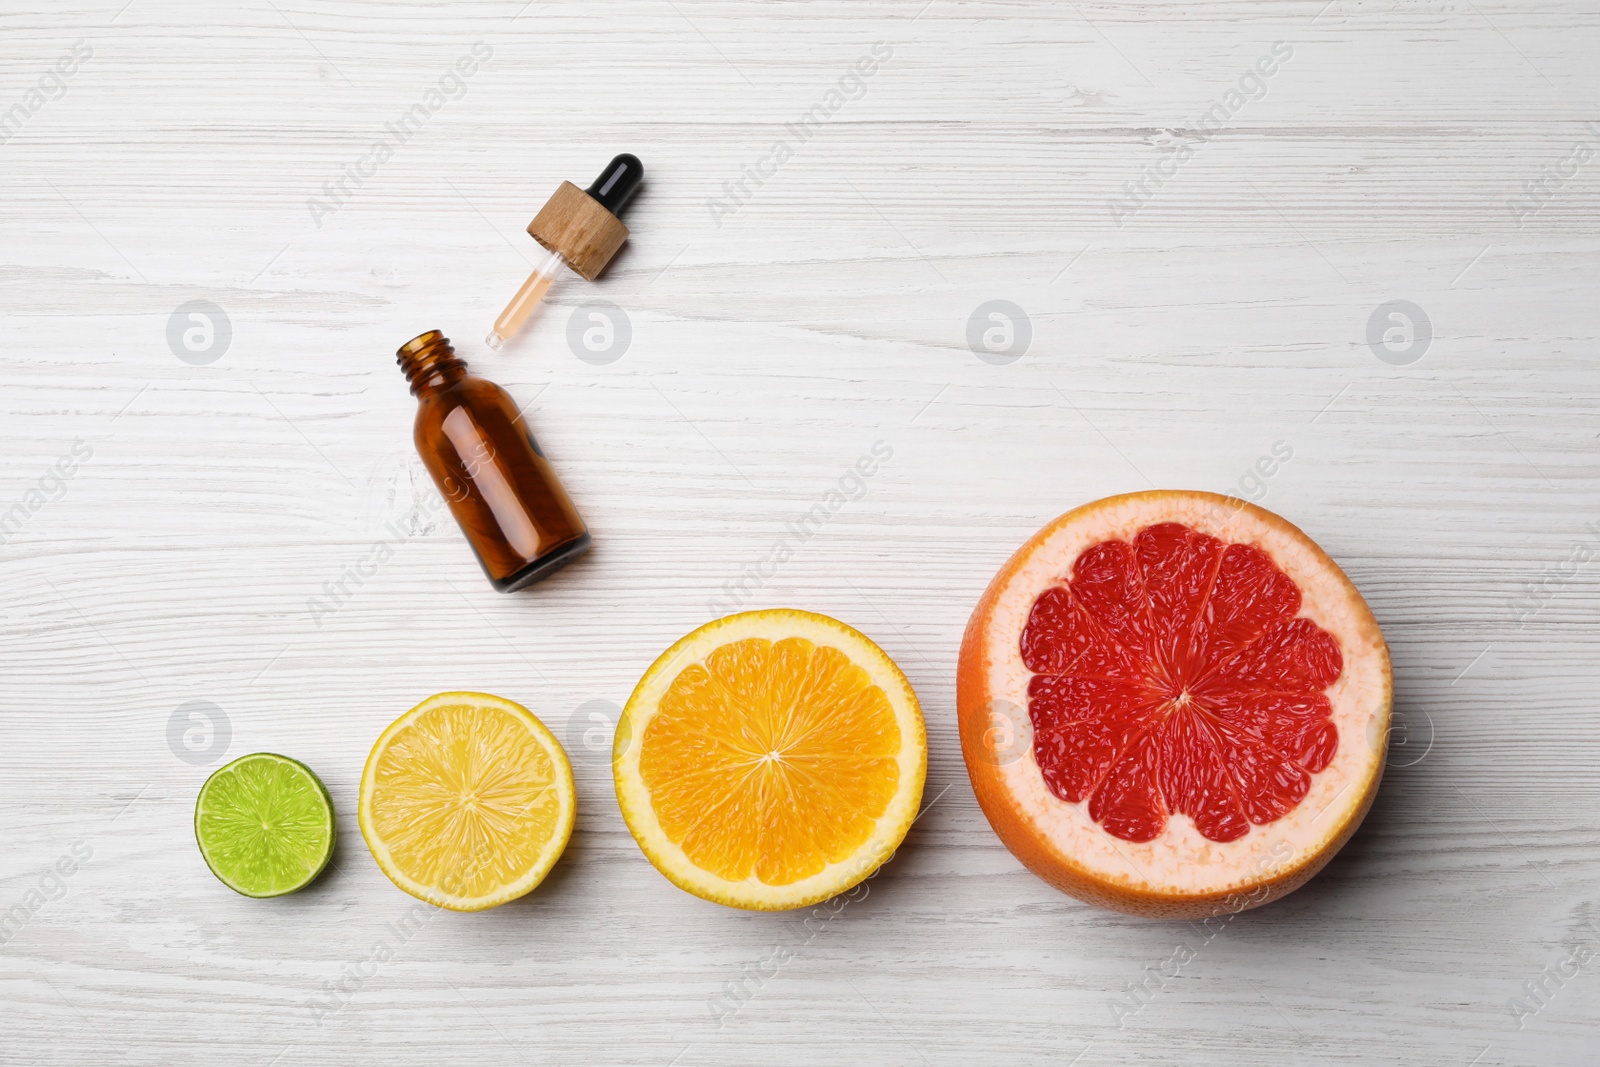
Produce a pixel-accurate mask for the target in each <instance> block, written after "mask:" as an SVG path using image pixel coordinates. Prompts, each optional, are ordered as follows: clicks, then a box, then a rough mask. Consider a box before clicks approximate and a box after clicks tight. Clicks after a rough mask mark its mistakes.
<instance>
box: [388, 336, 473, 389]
mask: <svg viewBox="0 0 1600 1067" xmlns="http://www.w3.org/2000/svg"><path fill="white" fill-rule="evenodd" d="M395 362H396V363H398V364H399V365H400V370H401V371H402V372H403V373H404V374H405V376H406V380H407V381H409V382H410V383H411V395H412V396H415V397H416V398H417V399H419V400H421V399H423V398H425V397H428V396H431V395H433V394H434V393H437V392H440V391H442V390H444V389H448V388H449V387H450V386H452V385H454V384H456V383H457V382H459V381H461V379H463V378H465V377H466V376H467V365H466V364H465V363H463V362H462V361H461V360H460V359H458V358H457V357H456V350H455V349H454V348H452V347H450V339H449V338H448V337H446V336H445V335H444V334H442V333H440V332H439V331H438V330H429V331H428V332H427V333H425V334H422V335H421V336H418V337H413V338H412V339H411V340H409V341H407V342H406V343H405V344H403V345H401V346H400V350H399V351H398V352H396V353H395Z"/></svg>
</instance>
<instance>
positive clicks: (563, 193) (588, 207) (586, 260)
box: [528, 152, 644, 282]
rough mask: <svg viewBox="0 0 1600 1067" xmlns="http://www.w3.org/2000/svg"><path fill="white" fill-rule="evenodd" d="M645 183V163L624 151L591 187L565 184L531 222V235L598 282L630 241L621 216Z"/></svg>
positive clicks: (590, 278) (574, 267) (587, 278)
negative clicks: (624, 245) (618, 250)
mask: <svg viewBox="0 0 1600 1067" xmlns="http://www.w3.org/2000/svg"><path fill="white" fill-rule="evenodd" d="M642 181H644V164H642V163H640V162H639V157H637V156H635V155H632V154H631V153H628V152H624V153H623V154H622V155H620V156H617V157H616V158H615V159H613V160H612V161H611V162H610V163H607V164H606V167H605V169H604V170H602V171H601V172H600V176H599V177H598V178H596V179H595V180H594V182H593V183H592V184H591V185H590V186H589V188H588V189H587V190H584V189H579V188H578V187H577V186H576V185H573V184H572V183H571V182H562V183H561V187H560V188H559V189H557V190H556V191H555V195H554V196H552V197H551V198H550V199H549V200H548V201H546V203H545V205H544V207H543V208H541V209H540V210H539V214H538V215H536V216H534V219H533V221H532V222H530V223H529V224H528V233H529V234H530V235H531V236H532V237H533V239H534V240H535V241H538V242H539V243H540V244H541V245H543V246H544V247H545V248H546V249H548V250H549V251H551V252H559V253H560V254H561V256H562V258H564V259H565V260H566V261H567V265H568V266H569V267H571V268H572V269H573V270H574V271H576V272H577V273H578V274H579V275H581V276H582V277H583V278H584V280H585V281H591V282H592V281H594V280H595V278H597V277H598V276H599V275H600V272H601V271H603V270H605V269H606V264H607V263H610V262H611V257H612V256H614V255H616V254H617V249H619V248H621V247H622V242H624V241H626V240H627V239H628V228H627V227H626V226H624V225H623V224H622V220H621V219H620V218H618V217H617V216H618V214H619V213H620V212H621V211H622V209H623V208H624V207H625V206H627V203H628V201H630V200H632V199H633V196H634V194H635V193H637V192H638V191H639V184H640V183H641V182H642Z"/></svg>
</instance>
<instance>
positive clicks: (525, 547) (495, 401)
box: [395, 330, 589, 593]
mask: <svg viewBox="0 0 1600 1067" xmlns="http://www.w3.org/2000/svg"><path fill="white" fill-rule="evenodd" d="M395 361H396V362H397V363H399V364H400V369H401V370H402V371H404V372H405V375H406V378H407V379H408V380H409V381H410V382H411V392H412V395H414V396H415V397H416V398H417V422H416V431H415V438H416V443H417V451H418V452H419V453H421V455H422V462H423V463H424V464H426V465H427V467H428V472H429V473H430V474H432V475H433V482H434V484H435V485H437V486H438V487H439V492H440V493H442V494H444V498H445V500H446V502H448V503H449V505H450V511H451V513H452V514H454V515H455V517H456V522H458V523H460V524H461V532H462V533H464V534H466V535H467V541H468V542H469V543H470V544H471V545H472V550H473V551H474V552H476V553H477V554H478V562H479V563H482V564H483V570H484V573H486V574H487V575H488V576H489V582H490V584H491V585H493V586H494V587H495V588H496V589H498V590H500V591H501V592H502V593H509V592H511V591H512V590H514V589H521V588H522V587H523V586H525V585H527V584H528V583H530V582H534V581H537V580H538V579H540V578H543V577H544V576H545V575H547V574H549V573H550V572H551V571H553V570H555V569H556V568H558V567H560V566H562V565H563V564H566V563H570V562H572V561H573V560H574V559H576V558H578V557H579V556H581V555H583V553H584V551H585V550H586V549H587V548H588V547H589V531H588V528H587V527H585V526H584V525H583V520H582V519H580V518H579V517H578V509H577V508H575V507H573V506H572V500H571V498H570V497H568V496H567V491H566V490H565V489H563V488H561V483H560V482H559V481H557V480H556V475H555V472H554V471H553V470H551V469H550V462H549V461H548V460H546V459H545V458H544V453H543V452H541V451H539V446H538V444H536V443H535V442H534V439H533V433H532V432H531V431H530V430H529V429H528V426H527V423H526V422H524V421H523V418H522V416H521V415H520V414H518V412H517V406H516V405H515V404H514V403H512V402H511V398H510V397H509V396H507V395H506V392H505V390H504V389H501V388H500V387H499V386H498V385H496V384H494V383H493V382H491V381H486V380H485V379H483V378H478V377H474V376H473V375H471V374H468V373H467V365H466V364H465V363H463V362H462V361H461V360H460V359H459V358H457V357H456V353H455V349H453V348H451V347H450V341H449V339H447V338H446V337H445V336H444V334H442V333H440V332H439V331H438V330H429V331H428V332H427V333H425V334H423V335H421V336H420V337H413V338H412V339H411V340H409V341H407V342H406V343H405V344H403V345H401V346H400V351H399V352H398V353H396V355H395Z"/></svg>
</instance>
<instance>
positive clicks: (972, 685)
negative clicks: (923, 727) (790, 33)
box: [957, 492, 1392, 915]
mask: <svg viewBox="0 0 1600 1067" xmlns="http://www.w3.org/2000/svg"><path fill="white" fill-rule="evenodd" d="M1391 691H1392V686H1391V680H1390V674H1389V660H1388V652H1387V649H1386V647H1385V646H1384V643H1383V637H1382V634H1381V633H1380V632H1379V630H1378V627H1377V623H1376V621H1375V620H1373V618H1372V615H1371V612H1370V611H1369V610H1368V609H1367V606H1366V604H1365V602H1364V601H1362V599H1361V597H1360V594H1359V593H1357V592H1356V590H1355V588H1354V587H1353V586H1352V585H1351V584H1350V582H1349V580H1348V579H1347V578H1345V576H1344V574H1343V573H1342V572H1341V571H1340V570H1339V569H1338V567H1337V566H1336V565H1335V564H1334V563H1333V561H1332V560H1330V559H1328V557H1327V556H1326V555H1325V554H1324V553H1323V552H1322V551H1321V549H1319V548H1317V546H1316V545H1315V544H1314V543H1313V542H1312V541H1311V540H1310V539H1309V538H1307V537H1306V536H1305V535H1304V534H1303V533H1301V532H1300V531H1299V530H1297V529H1295V528H1294V527H1293V526H1291V525H1289V524H1288V523H1286V522H1284V521H1283V520H1282V519H1280V518H1278V517H1277V516H1275V515H1272V514H1271V513H1270V512H1267V511H1264V510H1262V509H1260V508H1257V507H1254V506H1253V505H1249V504H1246V503H1245V502H1244V501H1240V500H1233V499H1231V498H1226V497H1220V496H1216V495H1214V494H1209V493H1186V492H1152V493H1136V494H1130V495H1128V496H1122V497H1112V498H1109V499H1107V500H1103V501H1098V502H1096V503H1094V504H1090V505H1087V506H1085V507H1083V508H1080V509H1078V510H1077V511H1074V512H1071V513H1069V514H1067V515H1065V516H1063V517H1062V518H1060V519H1057V520H1056V521H1055V522H1054V523H1052V524H1050V525H1049V526H1047V527H1045V529H1044V530H1041V531H1040V532H1039V534H1037V535H1036V536H1035V537H1034V538H1033V539H1032V540H1031V541H1030V542H1029V543H1028V544H1027V545H1025V546H1023V548H1022V549H1021V550H1019V551H1018V553H1017V554H1016V555H1015V556H1014V557H1013V558H1012V559H1011V561H1009V562H1008V563H1007V564H1006V566H1005V567H1004V568H1002V570H1001V572H1000V574H999V575H997V576H996V578H995V581H994V582H993V583H992V584H991V585H990V587H989V589H988V591H987V592H986V593H985V594H984V597H983V599H982V600H981V601H980V602H979V605H978V609H977V610H976V611H975V612H974V614H973V618H972V621H971V622H970V624H969V626H968V629H967V635H966V639H965V640H964V642H963V645H962V653H961V662H960V667H959V673H958V680H957V703H958V707H959V712H960V717H961V729H962V747H963V752H964V754H965V756H966V759H967V766H968V771H969V774H970V775H971V776H972V779H973V785H974V789H975V791H976V792H977V795H978V798H979V802H980V804H981V805H982V807H983V808H984V811H985V814H987V815H988V816H989V819H990V822H991V823H992V824H993V825H994V826H995V828H996V830H997V831H998V832H999V833H1000V835H1001V837H1002V839H1003V840H1005V842H1006V844H1007V845H1008V846H1009V847H1011V849H1012V851H1013V852H1015V853H1017V855H1018V856H1019V857H1020V858H1022V859H1023V861H1024V862H1025V863H1026V864H1027V865H1028V866H1029V867H1030V868H1032V869H1033V870H1035V871H1036V872H1037V873H1039V874H1040V875H1041V876H1043V877H1045V878H1046V879H1047V880H1048V881H1051V882H1052V883H1053V884H1056V885H1057V886H1058V887H1060V888H1062V889H1065V890H1066V891H1068V892H1071V893H1074V894H1075V895H1078V896H1080V897H1082V898H1084V899H1087V900H1091V901H1093V902H1095V903H1101V904H1105V905H1107V906H1109V907H1115V908H1120V909H1121V910H1125V911H1134V912H1143V913H1150V914H1163V915H1185V914H1187V915H1202V914H1206V913H1208V912H1209V911H1210V910H1212V909H1214V908H1216V907H1218V906H1219V905H1221V906H1232V904H1224V903H1223V902H1228V901H1232V902H1234V903H1236V902H1237V901H1238V900H1240V899H1248V902H1249V905H1248V906H1253V905H1254V904H1259V903H1264V902H1265V901H1266V900H1267V899H1271V898H1272V897H1274V896H1277V895H1281V894H1282V893H1283V892H1288V891H1289V890H1290V889H1293V888H1294V887H1296V886H1298V885H1299V884H1301V883H1303V882H1304V881H1305V880H1306V879H1307V878H1309V877H1310V876H1311V875H1312V874H1313V873H1315V871H1316V870H1317V869H1319V868H1320V867H1321V866H1322V865H1323V864H1324V863H1326V862H1327V860H1328V859H1329V858H1330V857H1331V856H1332V855H1333V853H1334V852H1336V851H1337V850H1338V848H1339V847H1340V846H1342V845H1343V843H1344V841H1345V840H1346V839H1347V838H1348V837H1349V835H1350V833H1352V832H1353V831H1354V829H1355V827H1356V825H1358V824H1359V822H1360V820H1361V818H1362V816H1363V815H1364V814H1365V812H1366V809H1367V806H1368V805H1369V804H1370V803H1371V799H1372V796H1373V794H1374V793H1375V791H1376V788H1377V783H1378V780H1379V778H1380V777H1381V772H1382V766H1383V754H1384V742H1385V741H1386V740H1387V731H1388V723H1389V713H1390V699H1391ZM997 723H998V724H1000V725H1001V726H1003V727H1005V729H1004V730H1002V731H1001V733H1002V734H1007V733H1008V732H1009V731H1013V730H1014V731H1015V732H1016V733H1017V734H1019V735H1024V737H1025V742H1024V743H1019V742H1018V738H1016V737H1012V738H1011V739H1010V744H1009V746H1008V747H1006V748H1005V749H1004V750H998V749H997V748H996V745H995V737H996V725H997ZM1241 894H1244V896H1241Z"/></svg>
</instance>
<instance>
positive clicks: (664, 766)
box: [614, 611, 926, 909]
mask: <svg viewBox="0 0 1600 1067" xmlns="http://www.w3.org/2000/svg"><path fill="white" fill-rule="evenodd" d="M635 739H637V743H635ZM615 755H616V761H615V764H614V770H615V773H616V776H617V791H618V799H619V802H620V803H621V804H622V808H623V815H624V817H625V818H626V819H627V821H628V824H629V828H630V829H631V830H632V831H633V833H634V837H635V839H636V840H638V842H639V844H640V847H641V848H642V849H643V850H644V852H645V854H646V855H647V856H648V857H649V858H650V860H651V862H653V863H655V865H656V866H657V867H658V868H659V869H661V871H662V872H663V873H664V874H666V875H667V877H668V878H670V879H671V880H672V881H674V882H675V883H677V884H678V885H679V886H681V887H682V888H684V889H687V890H689V891H690V892H692V893H695V894H697V895H699V896H703V897H706V898H707V899H711V900H716V901H719V902H721V903H725V904H732V905H735V906H738V907H746V908H763V909H767V908H789V907H800V906H803V905H804V904H807V903H813V902H815V901H817V900H822V899H826V898H827V897H829V896H833V895H834V894H836V893H840V892H843V891H844V890H845V889H848V888H849V887H850V886H852V885H854V884H856V883H857V882H859V881H861V880H862V879H863V878H865V877H866V876H867V875H869V874H871V873H872V872H873V871H874V870H875V869H876V868H877V867H878V866H879V865H880V864H881V863H882V862H883V861H884V860H885V859H887V858H888V856H889V855H890V854H891V853H892V852H893V851H894V848H895V847H896V846H897V845H898V844H899V842H900V840H901V839H902V838H903V837H904V835H905V832H906V829H907V828H909V826H910V822H911V820H912V819H913V818H914V817H915V812H916V805H917V802H918V800H919V799H920V797H921V793H922V783H923V777H924V774H925V770H926V739H925V735H924V730H923V724H922V716H921V711H920V709H919V707H918V705H917V701H916V696H915V694H913V693H912V691H911V687H910V685H909V684H908V683H907V682H906V680H905V677H904V675H902V674H901V673H900V671H899V669H898V668H896V667H895V665H894V663H893V661H892V660H890V659H889V657H888V656H887V655H886V654H885V653H884V652H883V651H882V650H881V649H879V648H878V647H877V646H876V645H874V644H873V643H872V642H871V641H869V640H868V639H867V638H866V637H864V636H863V635H861V634H860V633H858V632H856V631H855V630H852V629H850V628H849V627H847V626H845V625H844V624H843V623H839V622H837V621H835V620H833V619H829V618H827V617H826V616H822V615H814V614H811V613H809V612H796V611H765V612H747V613H745V614H743V615H735V616H730V617H729V618H727V619H721V620H718V621H717V622H714V623H711V624H708V625H707V626H705V627H702V628H701V629H700V630H697V631H695V632H694V633H693V634H690V635H689V636H688V637H686V638H684V639H683V641H680V642H679V643H678V644H677V645H674V646H673V648H672V649H670V650H668V652H667V653H666V654H665V655H664V656H662V658H661V659H660V660H658V661H657V662H656V664H655V665H654V666H652V667H651V669H650V671H649V672H647V673H646V675H645V678H644V679H643V680H642V681H641V682H640V684H639V687H638V689H637V690H635V693H634V696H633V698H632V699H631V700H630V701H629V704H628V708H627V709H626V710H625V712H624V715H623V722H622V723H621V724H619V727H618V740H617V750H616V754H615Z"/></svg>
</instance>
